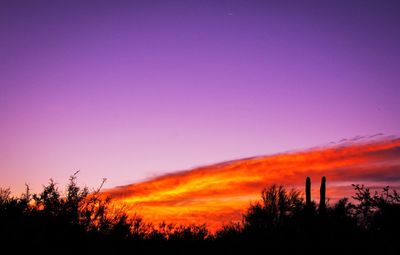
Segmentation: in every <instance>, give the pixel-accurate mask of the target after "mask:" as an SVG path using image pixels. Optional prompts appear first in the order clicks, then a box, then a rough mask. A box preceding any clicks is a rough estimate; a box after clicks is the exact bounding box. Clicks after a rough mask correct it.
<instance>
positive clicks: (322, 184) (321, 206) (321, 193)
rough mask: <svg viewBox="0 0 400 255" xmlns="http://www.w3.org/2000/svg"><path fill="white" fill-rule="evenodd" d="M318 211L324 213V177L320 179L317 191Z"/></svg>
mask: <svg viewBox="0 0 400 255" xmlns="http://www.w3.org/2000/svg"><path fill="white" fill-rule="evenodd" d="M319 193H320V196H319V211H320V212H325V208H326V204H325V196H326V178H325V176H323V177H322V179H321V188H320V190H319Z"/></svg>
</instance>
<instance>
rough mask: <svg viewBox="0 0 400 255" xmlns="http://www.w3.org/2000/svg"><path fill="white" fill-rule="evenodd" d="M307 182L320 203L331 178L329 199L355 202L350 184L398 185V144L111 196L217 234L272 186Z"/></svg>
mask: <svg viewBox="0 0 400 255" xmlns="http://www.w3.org/2000/svg"><path fill="white" fill-rule="evenodd" d="M306 176H310V177H311V179H312V181H313V186H312V187H313V188H312V190H313V199H318V189H319V181H320V179H321V177H322V176H327V178H328V198H330V199H331V200H333V201H334V200H337V199H338V198H341V197H343V196H347V197H349V196H351V195H352V194H353V193H352V189H351V184H352V183H360V184H366V185H370V186H373V187H381V186H384V185H391V186H393V187H397V186H398V185H399V184H400V139H385V140H378V141H374V142H371V141H370V142H362V143H360V142H358V143H352V144H351V143H348V144H344V145H336V146H330V147H325V148H315V149H310V150H306V151H299V152H289V153H281V154H276V155H271V156H261V157H255V158H248V159H240V160H235V161H229V162H223V163H220V164H215V165H209V166H204V167H199V168H195V169H192V170H188V171H180V172H176V173H171V174H167V175H163V176H160V177H157V178H154V179H151V180H148V181H145V182H140V183H136V184H132V185H128V186H124V187H118V188H115V189H111V190H108V191H107V193H108V194H109V195H111V197H112V198H114V201H116V202H117V204H124V205H126V206H127V208H129V210H130V213H131V214H133V213H137V214H139V215H143V216H144V219H145V220H148V221H151V222H154V223H157V222H162V221H166V222H172V223H178V224H189V223H198V224H199V223H206V224H207V225H208V226H209V227H210V229H211V230H215V229H216V228H218V227H219V226H221V224H223V223H229V222H230V221H240V220H241V214H242V213H243V212H244V210H245V209H246V208H247V207H248V206H249V204H250V202H251V201H255V200H257V199H258V198H259V195H260V191H261V190H262V189H263V188H264V187H266V186H268V185H271V184H283V185H285V186H288V187H293V188H299V189H303V185H304V180H305V177H306Z"/></svg>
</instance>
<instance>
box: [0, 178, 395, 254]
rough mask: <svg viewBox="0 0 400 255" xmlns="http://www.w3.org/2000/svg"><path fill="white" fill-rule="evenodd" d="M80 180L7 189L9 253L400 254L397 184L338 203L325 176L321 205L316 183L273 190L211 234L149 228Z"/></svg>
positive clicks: (3, 215)
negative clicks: (17, 192) (35, 189)
mask: <svg viewBox="0 0 400 255" xmlns="http://www.w3.org/2000/svg"><path fill="white" fill-rule="evenodd" d="M76 179H77V173H76V174H74V175H72V176H71V177H70V180H69V184H68V185H67V187H66V188H65V190H64V191H63V190H60V189H59V187H58V186H57V185H56V183H55V182H54V181H52V180H50V182H49V183H48V184H47V185H45V186H44V187H43V190H42V191H41V192H40V193H38V194H31V192H30V190H29V187H27V188H26V192H25V193H24V194H22V195H21V196H19V197H15V196H12V195H11V191H10V190H9V189H0V240H1V243H2V244H3V245H2V246H3V247H4V249H6V250H12V251H14V252H15V253H19V252H26V253H31V252H35V253H42V254H50V253H51V254H53V253H55V254H58V253H68V254H75V253H78V252H79V253H83V252H85V253H89V254H106V253H107V254H134V253H155V252H163V253H165V252H173V253H175V254H177V253H178V254H179V253H181V254H192V253H201V254H206V253H220V254H228V253H232V252H241V253H244V254H248V253H249V254H251V253H254V254H258V253H264V254H290V253H295V254H323V253H345V254H350V253H353V254H368V253H377V254H383V253H385V254H397V252H398V249H399V245H398V240H400V238H399V237H400V234H399V229H400V195H399V194H398V193H397V192H396V191H395V190H392V189H390V188H389V187H385V188H384V189H383V190H382V191H381V192H376V191H374V192H372V191H371V190H370V189H369V188H367V187H365V186H363V185H358V184H356V185H353V187H354V196H353V197H352V199H348V198H343V199H341V200H339V201H338V202H336V203H334V204H332V205H330V204H329V203H328V202H327V201H326V178H325V177H323V178H322V180H321V188H320V201H319V202H318V203H316V202H315V201H313V200H312V198H311V193H310V190H311V180H310V179H309V178H307V179H306V188H305V193H306V194H305V200H304V197H303V196H302V192H301V191H299V190H295V189H291V190H288V189H286V188H285V187H284V186H280V185H272V186H269V187H266V188H265V189H263V190H262V192H261V199H260V200H259V201H258V202H255V203H252V204H250V205H249V207H248V209H247V211H246V213H245V214H244V215H243V219H242V221H241V222H235V223H231V224H228V225H224V226H223V227H222V228H221V229H219V230H218V231H217V232H216V233H211V232H210V231H208V229H207V227H206V225H185V226H184V225H174V224H167V223H161V224H152V223H146V222H144V221H143V220H142V218H141V217H140V216H138V215H134V216H131V215H127V214H126V213H125V212H124V210H123V208H119V209H117V208H113V206H112V203H111V200H110V198H107V197H104V195H103V194H102V193H101V187H102V185H100V187H99V188H97V189H95V190H93V191H89V189H88V188H86V187H84V188H81V187H79V186H78V185H77V182H76ZM103 183H104V180H103ZM382 252H383V253H382Z"/></svg>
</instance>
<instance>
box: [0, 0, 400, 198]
mask: <svg viewBox="0 0 400 255" xmlns="http://www.w3.org/2000/svg"><path fill="white" fill-rule="evenodd" d="M167 2H168V3H167ZM267 2H268V3H267ZM278 2H281V1H278ZM396 2H397V4H396ZM399 13H400V4H399V2H398V1H393V2H389V1H352V2H351V3H350V1H315V2H311V1H304V2H303V1H302V3H300V1H293V2H285V3H279V4H273V3H271V2H270V1H248V0H246V1H228V0H227V1H215V0H210V1H187V0H186V1H115V0H113V1H98V0H96V1H76V2H73V1H47V2H45V1H25V2H24V1H7V0H3V1H1V2H0V186H1V187H11V188H12V189H13V190H14V191H17V192H20V191H22V190H23V188H24V183H25V182H27V183H29V184H30V185H31V186H32V187H33V189H34V191H38V190H39V188H40V186H41V184H44V183H46V182H47V180H48V179H49V178H50V177H53V178H54V179H55V180H56V181H58V182H59V183H65V180H66V179H67V178H68V176H69V175H70V174H72V173H73V172H74V171H75V170H78V169H80V170H81V173H80V183H81V184H86V185H89V186H91V187H93V186H96V185H98V184H99V183H100V181H101V178H102V177H107V178H108V182H107V185H106V187H113V186H115V185H123V184H127V183H131V182H133V181H138V180H143V179H145V178H148V177H152V176H154V175H157V174H160V173H163V172H165V171H168V172H169V171H174V170H180V169H185V168H190V167H194V166H198V165H202V164H208V163H213V162H218V161H223V160H229V159H235V158H240V157H247V156H255V155H263V154H270V153H276V152H281V151H286V150H292V149H302V148H307V147H311V146H314V145H321V144H328V143H329V142H330V141H338V140H340V139H342V138H351V137H354V136H357V135H372V134H376V133H384V134H390V135H398V134H399V128H400V113H399V110H400V83H399V81H400V46H399V45H400V29H399V25H400V15H399Z"/></svg>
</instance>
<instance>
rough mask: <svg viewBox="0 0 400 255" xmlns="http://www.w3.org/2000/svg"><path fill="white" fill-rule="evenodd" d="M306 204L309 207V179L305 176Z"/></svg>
mask: <svg viewBox="0 0 400 255" xmlns="http://www.w3.org/2000/svg"><path fill="white" fill-rule="evenodd" d="M306 206H307V207H309V208H310V207H311V179H310V177H307V179H306Z"/></svg>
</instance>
